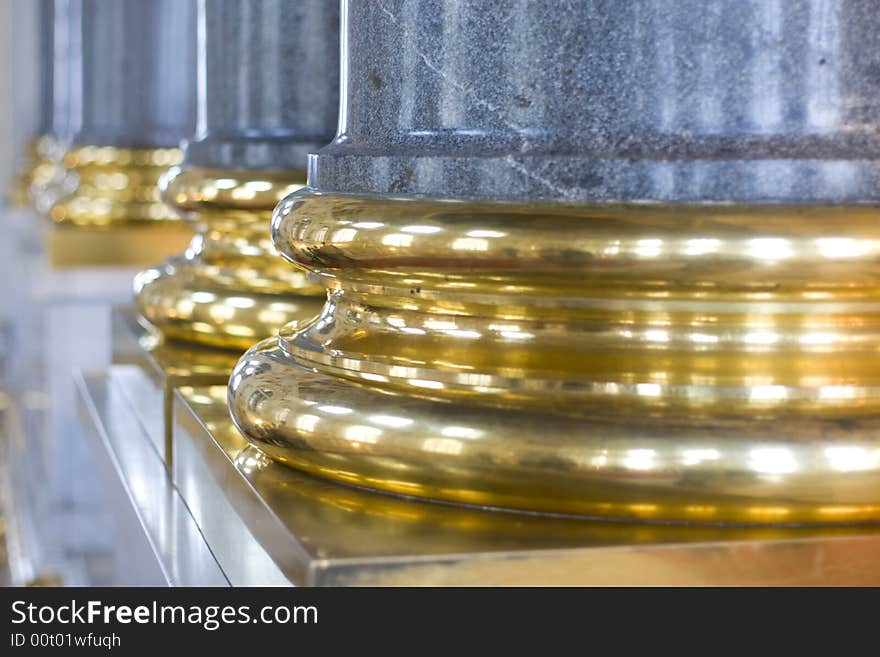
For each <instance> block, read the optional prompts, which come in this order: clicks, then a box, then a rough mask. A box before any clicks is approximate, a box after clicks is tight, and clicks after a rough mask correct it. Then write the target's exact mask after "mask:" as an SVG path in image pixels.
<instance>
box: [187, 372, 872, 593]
mask: <svg viewBox="0 0 880 657" xmlns="http://www.w3.org/2000/svg"><path fill="white" fill-rule="evenodd" d="M174 404H175V411H174V418H175V424H174V469H173V472H174V480H175V482H176V485H177V488H178V491H179V493H180V495H181V496H182V497H183V499H184V500H185V501H186V503H187V506H188V507H189V508H190V509H191V510H192V512H193V515H194V517H195V518H196V520H197V522H198V523H199V526H200V529H201V531H202V534H203V535H204V536H205V537H206V539H207V540H208V542H209V544H210V545H211V550H212V552H213V553H214V554H215V555H216V556H218V560H221V562H222V559H223V555H229V556H228V557H227V558H228V561H229V562H230V563H232V562H233V561H234V560H235V559H237V562H235V568H233V567H232V566H227V565H226V564H225V563H224V570H225V571H226V572H227V574H229V573H230V572H231V571H233V570H234V569H238V571H239V572H240V573H243V572H246V571H247V569H248V568H251V569H252V570H254V571H258V572H261V573H263V574H266V573H269V572H271V571H272V570H273V569H272V567H271V566H270V565H269V564H268V563H267V562H266V559H265V556H268V558H269V560H270V561H271V564H274V566H275V568H277V570H278V571H280V573H282V574H283V575H284V576H286V577H287V578H288V579H289V580H290V581H292V582H294V583H296V584H299V585H681V586H691V585H730V586H743V585H771V586H774V585H779V586H782V585H785V586H794V585H804V586H806V585H811V586H812V585H876V584H880V557H878V554H880V528H877V529H868V530H866V529H865V528H861V529H858V528H836V529H831V528H825V529H815V528H814V529H784V528H724V527H715V526H699V527H689V526H673V525H660V524H635V523H633V524H630V523H614V522H598V521H588V520H576V519H569V518H561V517H550V516H540V515H532V514H517V513H506V512H498V511H489V510H480V509H472V508H463V507H458V506H452V505H443V504H434V503H428V502H421V501H417V500H414V499H407V498H402V497H396V496H390V495H383V494H377V493H372V492H369V491H365V490H362V489H358V488H353V487H348V486H343V485H339V484H335V483H332V482H328V481H325V480H321V479H317V478H314V477H311V476H309V475H306V474H302V473H300V472H297V471H295V470H292V469H290V468H287V467H284V466H283V465H279V464H277V463H275V462H273V461H271V460H270V459H269V458H267V457H266V456H265V455H264V454H263V453H262V452H260V451H259V450H258V449H256V448H254V447H251V446H248V444H247V442H246V441H245V440H244V438H243V437H242V436H241V434H240V433H239V432H238V431H237V430H236V429H235V427H234V426H233V425H232V423H231V421H230V420H229V417H228V412H227V409H226V391H225V388H223V387H219V386H215V387H182V388H180V389H179V390H178V391H177V393H176V394H175V402H174ZM243 537H246V538H243ZM243 543H247V544H248V545H249V549H250V550H252V551H253V552H256V553H257V554H259V557H255V558H254V560H253V561H252V562H247V560H246V557H244V555H245V552H244V551H243V550H242V548H241V545H242V544H243ZM255 543H256V544H257V545H259V546H261V547H262V550H264V551H265V555H263V554H262V553H260V552H259V551H258V550H256V547H255ZM231 579H233V578H232V577H231ZM242 579H246V578H245V577H242Z"/></svg>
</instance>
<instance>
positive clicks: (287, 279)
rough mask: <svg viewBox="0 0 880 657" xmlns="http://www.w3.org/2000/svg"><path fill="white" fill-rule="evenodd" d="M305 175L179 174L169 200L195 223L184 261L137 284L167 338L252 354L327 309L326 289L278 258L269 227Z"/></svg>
mask: <svg viewBox="0 0 880 657" xmlns="http://www.w3.org/2000/svg"><path fill="white" fill-rule="evenodd" d="M302 178H304V174H302V173H301V172H263V171H221V170H215V169H203V168H186V169H182V170H181V169H180V168H173V169H172V170H170V171H169V172H168V175H167V176H166V178H165V179H163V182H162V187H163V190H164V192H163V193H164V198H165V200H166V201H167V202H168V203H169V204H170V205H171V206H173V207H175V208H176V209H177V210H178V211H179V212H180V213H181V215H182V216H183V217H184V218H186V219H187V220H189V221H191V222H193V224H194V225H195V228H196V232H197V234H196V236H195V237H194V238H193V240H192V242H191V243H190V245H189V248H188V249H187V250H186V251H185V252H184V253H183V255H181V256H177V257H174V258H171V259H170V260H168V261H167V262H165V263H164V264H163V265H161V266H159V267H156V268H153V269H148V270H146V271H144V272H141V273H140V274H139V275H138V276H137V277H136V279H135V293H136V294H137V303H138V309H139V311H140V313H141V314H142V315H143V317H144V318H145V319H146V320H148V321H149V322H150V323H151V324H152V325H153V326H155V327H156V328H157V329H158V330H159V331H161V332H162V333H163V334H164V335H166V336H168V337H170V338H174V339H179V340H186V341H192V342H198V343H202V344H207V345H212V346H218V347H225V348H237V349H241V350H244V349H247V348H248V347H249V346H251V345H252V344H253V343H254V342H255V341H256V340H259V339H261V338H263V337H265V336H267V335H272V334H274V333H276V332H277V330H278V328H279V327H280V326H283V325H284V324H286V323H287V322H290V321H295V320H304V319H311V318H312V317H314V316H315V315H317V314H318V312H319V311H320V309H321V306H322V304H323V296H324V288H323V287H322V286H320V285H318V284H316V283H313V282H311V281H309V280H308V278H307V275H306V273H305V272H303V271H299V270H296V269H294V268H292V267H291V266H290V264H289V263H287V262H285V261H284V260H283V259H282V258H281V257H279V256H278V254H277V252H276V251H275V248H274V246H273V245H272V242H271V239H270V233H269V226H270V221H271V217H272V210H273V209H274V207H275V206H276V205H277V203H278V201H279V200H280V199H281V198H284V197H285V196H287V195H288V194H289V193H291V192H292V191H295V190H296V189H299V188H300V187H301V186H302V183H299V182H296V181H297V180H298V179H302Z"/></svg>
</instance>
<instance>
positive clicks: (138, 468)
mask: <svg viewBox="0 0 880 657" xmlns="http://www.w3.org/2000/svg"><path fill="white" fill-rule="evenodd" d="M137 376H138V372H137V370H136V368H135V367H134V366H113V367H111V368H110V369H109V370H108V371H107V372H106V373H102V374H85V375H80V376H78V378H77V389H78V396H79V399H78V402H79V414H80V421H81V423H82V425H83V427H84V429H85V434H86V436H87V437H88V439H89V440H90V443H91V446H92V449H93V452H94V454H95V457H96V458H95V460H96V462H97V465H98V469H99V471H100V473H101V474H102V475H103V479H104V484H105V486H106V490H107V496H108V499H110V500H111V502H112V514H113V524H114V534H115V547H116V550H115V553H116V555H117V562H116V564H115V568H114V582H113V583H114V584H115V585H121V586H139V585H151V586H227V585H228V583H229V582H228V580H227V579H226V577H225V575H224V574H223V571H222V569H221V568H220V567H219V565H218V564H217V561H216V559H214V557H213V555H212V554H211V549H210V547H209V546H208V544H207V543H206V542H205V540H204V538H203V537H202V535H201V533H200V532H199V528H198V526H197V525H196V523H195V522H194V520H193V518H192V515H191V514H190V512H189V510H188V509H187V507H186V504H185V503H184V501H183V500H182V499H181V497H180V495H178V493H177V492H176V490H175V489H174V485H173V483H172V481H171V478H170V476H169V474H168V471H167V470H166V468H165V463H164V460H163V458H162V455H161V453H160V452H158V451H157V450H156V449H155V446H154V445H153V441H151V440H150V438H149V437H148V436H147V434H146V433H145V431H144V427H143V426H142V425H141V424H139V423H138V421H137V419H136V417H135V416H134V414H133V413H132V407H131V404H130V396H129V394H128V392H129V391H130V384H131V383H132V381H133V380H136V379H137Z"/></svg>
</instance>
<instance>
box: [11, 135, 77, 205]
mask: <svg viewBox="0 0 880 657" xmlns="http://www.w3.org/2000/svg"><path fill="white" fill-rule="evenodd" d="M64 150H65V149H64V146H63V144H62V143H61V142H60V141H59V140H58V139H56V138H55V137H54V136H52V135H49V134H45V135H41V136H40V137H38V138H37V139H36V140H35V141H34V142H33V143H32V144H31V146H30V149H29V162H30V165H31V166H30V168H29V169H27V168H26V169H25V170H24V171H23V173H22V176H21V178H20V179H19V192H18V194H19V198H18V201H19V202H20V203H21V205H22V206H24V205H29V204H32V205H33V207H34V208H35V209H36V210H37V211H38V212H41V213H46V212H48V210H49V208H50V207H51V206H52V204H53V203H54V202H55V201H56V200H57V199H59V198H60V197H61V196H63V195H64V194H66V193H67V192H69V191H70V184H71V182H72V180H71V177H70V175H69V173H68V171H67V169H65V168H64V164H63V161H62V160H63V158H64ZM21 194H24V196H25V197H26V198H21V197H20V195H21Z"/></svg>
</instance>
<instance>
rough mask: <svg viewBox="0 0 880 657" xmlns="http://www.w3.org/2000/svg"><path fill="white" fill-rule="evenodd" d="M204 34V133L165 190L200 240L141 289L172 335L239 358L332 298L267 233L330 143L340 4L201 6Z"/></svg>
mask: <svg viewBox="0 0 880 657" xmlns="http://www.w3.org/2000/svg"><path fill="white" fill-rule="evenodd" d="M199 33H200V35H201V39H200V45H201V51H200V53H199V58H200V68H199V85H198V87H199V90H200V91H199V98H198V133H197V135H196V137H195V139H193V140H192V141H190V142H189V143H188V144H187V145H186V147H185V156H184V162H183V165H182V166H181V167H178V168H176V169H175V170H173V171H172V172H170V174H169V176H168V177H167V179H166V180H165V181H164V182H163V185H164V187H165V198H166V200H167V201H168V203H169V204H171V205H173V206H174V207H175V208H176V209H177V210H178V211H179V212H180V213H181V215H182V216H183V217H185V218H187V219H189V220H191V221H192V222H193V223H194V225H195V227H196V230H197V235H196V237H195V238H194V240H193V242H192V244H191V245H190V246H189V248H188V249H187V250H186V252H185V253H184V254H182V255H180V256H178V257H175V258H172V259H170V260H168V261H167V262H166V263H164V264H163V265H162V266H161V267H158V268H155V269H151V270H147V271H145V272H142V273H141V274H140V275H139V276H138V278H137V279H136V281H135V290H136V293H137V298H138V307H139V309H140V311H141V313H142V315H143V316H144V317H145V318H146V319H147V320H148V321H149V322H150V323H152V324H153V325H154V326H155V327H156V328H158V329H159V331H160V332H161V333H162V334H163V335H165V336H166V337H171V338H177V339H182V340H186V341H192V342H196V343H203V344H209V345H214V346H221V347H229V348H234V349H238V350H239V351H242V350H244V349H246V348H247V347H248V346H250V345H251V344H253V343H254V342H255V341H256V340H258V339H260V338H262V337H265V336H268V335H272V334H274V333H276V332H277V330H278V328H279V327H280V326H283V325H284V324H286V323H287V322H290V321H293V320H298V319H312V318H313V317H314V316H315V315H317V313H318V312H319V311H320V309H321V306H322V303H323V297H324V296H325V295H324V288H323V287H322V286H320V285H318V284H316V283H312V282H309V281H308V279H307V278H306V275H305V273H304V272H302V271H299V270H294V269H293V268H291V267H290V265H289V263H287V262H285V261H284V260H283V259H282V258H281V257H280V256H279V255H278V254H277V252H276V251H275V249H274V247H273V246H272V243H271V239H270V234H269V228H270V221H271V215H272V210H273V208H274V207H275V205H276V204H277V203H278V201H279V200H280V199H282V198H283V197H285V196H286V195H287V194H289V193H291V192H292V191H294V190H297V189H299V188H301V187H302V186H303V185H304V184H305V178H306V176H305V167H306V160H307V155H308V153H310V152H314V151H316V150H318V149H319V148H320V147H321V146H323V145H325V144H327V143H328V142H329V141H330V140H331V139H332V138H333V134H334V130H335V128H336V118H337V112H338V105H339V91H338V84H339V7H338V4H337V3H336V2H327V1H326V0H307V1H299V2H293V1H290V0H202V1H201V2H200V3H199ZM226 372H228V369H227V370H226Z"/></svg>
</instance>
